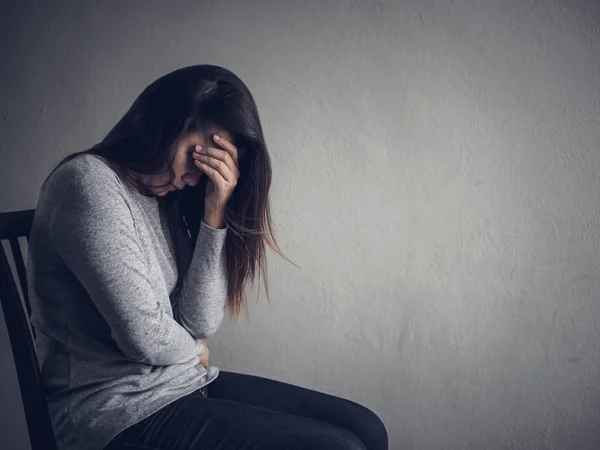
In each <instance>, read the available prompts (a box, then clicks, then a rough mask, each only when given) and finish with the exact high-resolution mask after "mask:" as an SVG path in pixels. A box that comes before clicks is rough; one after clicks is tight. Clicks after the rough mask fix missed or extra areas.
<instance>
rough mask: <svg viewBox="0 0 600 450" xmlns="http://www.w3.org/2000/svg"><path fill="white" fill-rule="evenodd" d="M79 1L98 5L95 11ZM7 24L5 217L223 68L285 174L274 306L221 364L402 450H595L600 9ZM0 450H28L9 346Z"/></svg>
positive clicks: (314, 9) (217, 347) (16, 6)
mask: <svg viewBox="0 0 600 450" xmlns="http://www.w3.org/2000/svg"><path fill="white" fill-rule="evenodd" d="M86 3H87V6H86ZM205 3H209V2H158V1H144V2H141V1H128V2H116V1H108V2H97V4H93V5H92V3H91V2H75V1H73V2H68V3H67V2H32V1H18V2H17V1H14V2H12V6H11V5H7V4H6V3H4V5H6V6H3V13H2V14H0V29H2V32H3V33H4V36H3V39H2V41H1V42H0V45H1V47H2V61H3V64H2V65H3V75H2V77H3V80H2V83H1V85H0V97H1V108H2V110H1V113H2V115H1V117H2V120H1V121H0V135H1V136H2V165H1V166H0V183H1V184H0V186H1V192H2V194H1V195H0V210H10V209H18V208H29V207H32V206H33V205H34V204H35V201H36V199H37V195H38V191H39V188H40V185H41V182H42V180H43V178H44V176H45V175H46V174H47V172H48V171H49V169H50V168H51V166H52V165H53V164H54V163H55V162H57V161H58V159H59V158H60V157H62V156H64V155H66V154H67V153H71V152H74V151H77V150H80V149H83V148H85V147H88V146H90V145H92V144H94V143H96V142H97V141H99V140H100V139H101V138H102V137H103V136H104V134H105V133H106V132H107V131H108V130H109V128H110V127H111V126H112V125H114V123H116V121H117V119H118V118H119V117H120V116H121V115H122V114H123V113H124V111H125V110H126V109H127V108H128V107H129V105H130V104H131V102H132V101H133V100H134V98H135V97H136V96H137V94H138V93H139V92H141V90H142V89H143V88H144V87H145V86H146V85H147V84H148V83H150V82H151V81H153V80H154V79H155V78H157V77H158V76H160V75H162V74H164V73H166V72H168V71H171V70H173V69H175V68H177V67H180V66H183V65H188V64H196V63H213V64H219V65H223V66H225V67H228V68H230V69H231V70H233V71H234V72H236V73H238V74H239V75H240V76H241V77H242V79H244V80H245V81H246V83H247V84H248V85H249V87H250V89H251V90H252V91H253V93H254V94H255V97H256V100H257V102H258V105H259V108H260V111H261V114H262V119H263V121H264V128H265V133H266V138H267V143H268V144H269V146H270V149H271V152H272V155H273V164H274V176H275V179H274V185H273V207H274V218H275V220H276V223H277V231H278V237H279V240H280V243H281V245H282V247H283V249H284V251H285V252H286V254H287V255H288V256H289V257H290V258H291V259H292V260H293V261H295V262H296V263H297V264H299V265H300V266H301V269H297V268H295V267H293V266H291V265H289V264H287V263H285V262H283V261H282V260H280V259H278V258H277V257H275V256H274V255H273V254H270V255H269V262H270V269H271V272H270V274H271V278H270V279H271V296H272V307H269V306H268V304H267V303H266V301H265V299H264V297H263V295H262V293H263V292H264V290H261V295H260V299H259V301H258V302H257V301H256V299H257V297H256V294H253V295H252V296H251V301H250V302H251V323H250V324H247V323H244V322H241V323H238V324H230V323H227V322H225V323H224V324H223V326H222V328H221V329H220V330H219V331H218V333H217V334H216V335H215V336H214V337H213V338H211V339H210V340H209V345H210V348H211V358H212V360H213V361H214V362H215V363H216V364H217V365H219V366H220V367H222V368H223V369H225V370H234V371H243V372H248V373H253V374H258V375H263V376H268V377H273V378H277V379H280V380H283V381H288V382H292V383H296V384H300V385H303V386H306V387H310V388H314V389H320V390H323V391H326V392H329V393H333V394H336V395H340V396H344V397H347V398H350V399H352V400H354V401H358V402H361V403H363V404H365V405H366V406H368V407H370V408H371V409H373V410H374V411H375V412H377V413H378V414H380V416H381V417H382V419H383V420H384V422H385V423H386V424H387V426H388V428H389V432H390V439H391V448H392V449H427V450H434V449H479V448H488V449H505V448H511V449H534V448H536V449H542V448H544V449H550V448H552V449H554V448H556V449H593V448H600V427H599V425H598V423H599V421H600V412H599V405H600V386H599V384H598V379H599V377H600V353H599V351H600V303H599V297H600V277H599V276H598V273H599V270H600V258H599V251H598V249H599V246H598V244H599V230H600V206H599V198H600V196H599V194H600V178H599V175H598V174H599V173H600V152H599V144H600V133H599V131H600V127H599V125H600V123H599V122H600V108H599V98H600V97H599V94H600V82H599V80H600V52H599V51H598V49H599V48H600V32H599V30H598V23H599V22H598V19H599V18H600V7H599V5H598V4H597V3H595V2H594V1H593V0H589V1H559V0H556V1H533V0H510V1H506V0H505V1H502V2H499V1H493V0H489V1H477V0H464V1H459V0H456V1H432V0H426V1H423V0H411V1H398V2H394V1H370V2H366V1H358V0H357V1H335V2H334V1H310V2H309V1H289V2H281V1H252V2H243V1H236V2H233V1H220V2H210V5H204V6H202V4H205ZM1 331H2V333H3V334H2V348H1V354H2V360H1V364H2V368H1V373H2V380H3V381H2V384H1V391H0V394H1V395H2V397H3V399H8V400H7V401H3V402H2V407H1V411H2V413H1V414H2V415H1V419H0V435H1V436H2V438H1V439H2V440H3V441H6V440H8V441H7V442H9V445H8V446H4V445H3V444H4V442H0V446H2V447H3V448H26V447H24V446H23V447H21V446H18V444H16V443H17V442H24V441H25V439H26V438H25V434H24V433H25V429H24V427H23V418H22V415H21V414H20V410H19V408H20V405H19V400H18V395H17V391H16V381H15V376H14V369H13V368H12V363H11V360H10V357H9V356H8V355H7V353H6V352H7V344H6V336H5V330H4V328H2V330H1Z"/></svg>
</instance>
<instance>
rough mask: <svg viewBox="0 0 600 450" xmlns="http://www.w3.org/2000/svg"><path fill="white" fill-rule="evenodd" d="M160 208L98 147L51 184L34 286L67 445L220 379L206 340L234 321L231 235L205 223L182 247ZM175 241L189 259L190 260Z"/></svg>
mask: <svg viewBox="0 0 600 450" xmlns="http://www.w3.org/2000/svg"><path fill="white" fill-rule="evenodd" d="M161 204H162V202H159V200H158V198H157V197H147V196H144V195H142V194H140V193H139V192H138V191H136V190H135V189H134V188H133V187H131V186H130V185H129V184H128V183H124V182H122V180H121V179H120V178H119V177H118V176H117V174H116V173H115V172H114V171H113V170H112V169H111V168H110V167H109V166H108V165H107V164H106V163H105V161H104V160H103V159H102V158H100V157H98V156H94V155H88V154H83V155H80V156H78V157H76V158H74V159H73V160H71V161H69V162H67V163H66V164H64V165H63V166H61V167H59V168H58V169H57V170H56V171H55V172H54V173H53V174H52V175H51V176H50V178H49V179H48V180H47V182H46V183H45V184H44V185H43V186H42V189H41V191H40V197H39V200H38V204H37V206H36V211H35V216H34V220H33V227H32V230H31V234H30V238H29V254H28V261H27V277H28V278H27V281H28V285H29V292H30V296H31V302H32V309H33V314H32V324H33V326H34V327H35V329H36V331H37V339H36V349H37V351H38V360H39V363H40V368H41V372H42V380H43V383H44V387H45V389H46V395H47V399H48V407H49V412H50V416H51V418H52V423H53V427H54V430H55V434H56V437H57V440H58V444H59V448H60V449H61V450H70V449H77V450H100V449H102V448H103V447H104V446H105V445H106V444H108V442H109V441H110V440H111V439H112V438H113V437H115V436H116V435H117V434H118V433H120V432H121V431H123V430H124V429H126V428H127V427H129V426H131V425H134V424H135V423H137V422H139V421H140V420H142V419H144V418H146V417H148V416H149V415H151V414H152V413H154V412H156V411H158V410H159V409H161V408H163V407H164V406H166V405H167V404H169V403H171V402H173V401H175V400H177V399H179V398H181V397H183V396H184V395H187V394H189V393H191V392H193V391H194V390H196V389H199V388H200V387H202V386H204V385H206V384H208V383H210V382H211V381H213V380H214V379H215V378H216V377H217V376H218V369H217V368H216V367H211V366H209V368H208V370H207V369H206V368H205V367H204V366H203V365H201V364H200V363H199V359H200V356H201V355H202V352H203V347H202V346H201V345H200V344H198V342H197V341H196V340H195V339H198V338H205V337H208V336H210V335H212V334H213V333H214V332H215V331H216V330H217V328H218V327H219V325H220V323H221V321H222V319H223V317H224V306H225V299H226V294H227V278H226V269H225V251H224V249H225V237H226V233H227V230H226V229H221V230H216V229H213V228H211V227H209V226H208V225H206V224H205V223H201V227H200V231H199V235H198V240H197V242H196V245H195V248H193V244H192V241H191V238H190V237H189V236H188V235H187V234H184V233H182V232H180V233H178V235H177V238H176V241H177V242H173V240H172V239H171V237H170V234H169V232H168V228H167V222H166V214H165V211H164V210H163V208H162V207H159V205H161ZM175 246H179V247H180V248H183V249H184V250H185V248H187V251H188V254H189V257H188V259H187V263H185V262H184V265H183V266H180V267H178V265H177V261H176V258H175ZM184 253H185V252H184ZM184 259H185V258H184ZM182 267H183V269H182ZM179 270H186V273H185V277H182V280H183V283H181V284H180V285H177V279H178V273H179ZM176 287H177V289H176Z"/></svg>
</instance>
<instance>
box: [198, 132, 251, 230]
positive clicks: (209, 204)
mask: <svg viewBox="0 0 600 450" xmlns="http://www.w3.org/2000/svg"><path fill="white" fill-rule="evenodd" d="M213 138H214V142H215V143H216V144H217V145H219V146H220V147H221V148H215V147H202V146H200V145H196V148H195V149H194V152H193V154H192V156H193V158H194V163H195V164H196V167H198V168H199V169H200V170H201V171H202V172H204V173H205V174H206V175H207V176H208V178H209V181H208V183H207V185H206V198H205V201H204V205H205V206H204V223H206V224H207V225H208V226H210V227H212V228H223V225H224V222H225V207H226V206H227V201H228V200H229V198H230V197H231V194H232V193H233V190H234V189H235V186H236V185H237V181H238V178H239V176H240V172H239V162H238V149H237V147H236V146H235V145H233V144H232V143H231V142H229V141H228V140H227V139H225V138H224V137H223V136H219V135H216V134H215V135H214V136H213Z"/></svg>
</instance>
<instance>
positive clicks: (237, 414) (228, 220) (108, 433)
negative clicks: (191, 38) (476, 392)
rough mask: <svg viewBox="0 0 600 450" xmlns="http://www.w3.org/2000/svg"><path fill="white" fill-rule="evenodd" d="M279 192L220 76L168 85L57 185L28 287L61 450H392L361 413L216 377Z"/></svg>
mask: <svg viewBox="0 0 600 450" xmlns="http://www.w3.org/2000/svg"><path fill="white" fill-rule="evenodd" d="M270 184H271V166H270V160H269V155H268V153H267V147H266V145H265V140H264V138H263V133H262V128H261V124H260V121H259V116H258V112H257V109H256V105H255V102H254V99H253V97H252V95H251V93H250V91H249V90H248V88H247V87H246V85H245V84H244V83H243V82H242V81H241V80H240V79H239V78H238V77H237V76H235V75H234V74H233V73H231V72H230V71H228V70H226V69H224V68H221V67H217V66H211V65H199V66H191V67H185V68H182V69H179V70H176V71H174V72H172V73H170V74H168V75H166V76H163V77H161V78H160V79H158V80H156V81H155V82H154V83H152V84H151V85H150V86H148V87H147V88H146V89H145V90H144V91H143V92H142V94H141V95H140V96H139V97H138V98H137V99H136V100H135V102H134V103H133V105H132V106H131V108H130V109H129V111H128V112H127V113H126V114H125V115H124V116H123V117H122V118H121V120H120V121H119V122H118V123H117V125H116V126H115V127H114V128H113V129H112V130H111V131H110V133H109V134H108V135H107V136H106V138H105V139H104V140H103V141H102V142H101V143H100V144H98V145H96V146H94V147H92V148H91V149H89V150H86V151H84V152H78V153H75V154H72V155H69V156H68V157H67V158H65V159H64V160H62V161H61V162H60V163H59V164H58V165H57V166H56V167H55V168H54V170H53V171H52V172H51V173H50V175H49V176H48V178H46V180H45V182H44V185H43V186H42V189H41V192H40V198H39V201H38V204H37V207H36V212H35V217H34V222H33V227H32V231H31V234H30V244H29V258H28V282H29V285H30V291H31V297H32V303H33V305H32V306H33V316H32V323H33V325H34V327H35V329H36V331H37V340H36V346H37V349H38V357H39V362H40V367H41V371H42V378H43V382H44V386H45V389H46V394H47V398H48V407H49V411H50V415H51V417H52V422H53V427H54V430H55V434H56V438H57V441H58V443H59V448H60V449H61V450H63V449H64V450H66V449H77V450H88V449H89V450H100V449H103V448H104V449H107V450H117V449H133V448H144V449H156V450H159V449H160V450H163V449H182V450H183V449H194V450H196V449H242V448H243V449H279V448H286V449H289V448H297V449H304V448H315V449H316V448H319V449H321V448H326V449H342V448H343V449H350V448H352V449H384V448H387V434H386V430H385V427H384V426H383V424H382V422H381V421H380V420H379V418H378V417H377V416H376V415H375V414H374V413H373V412H371V411H369V410H368V409H366V408H364V407H362V406H360V405H358V404H356V403H353V402H350V401H348V400H344V399H341V398H338V397H334V396H330V395H327V394H324V393H320V392H316V391H312V390H308V389H304V388H301V387H299V386H293V385H290V384H286V383H282V382H278V381H275V380H269V379H265V378H260V377H255V376H250V375H244V374H238V373H232V372H224V371H222V372H220V373H219V370H218V369H217V368H216V367H213V366H210V365H209V361H208V359H209V351H208V348H207V346H206V344H205V342H204V341H203V339H204V338H206V337H208V336H211V335H212V334H213V333H215V331H216V330H217V328H218V327H219V325H220V323H221V321H222V319H223V317H224V311H225V309H227V311H228V313H229V315H230V317H232V318H236V317H238V316H239V313H240V311H241V310H244V311H246V300H245V297H244V287H245V286H246V285H247V282H248V281H252V282H253V281H254V280H255V277H256V275H257V272H259V271H260V272H261V273H262V275H263V279H264V280H265V284H266V270H265V267H266V266H265V243H266V244H268V245H270V246H271V247H272V248H273V249H274V250H275V251H276V252H278V253H279V254H280V255H281V252H280V251H279V249H278V247H277V244H276V242H275V239H274V238H273V233H272V227H271V217H270V212H269V200H268V195H269V188H270Z"/></svg>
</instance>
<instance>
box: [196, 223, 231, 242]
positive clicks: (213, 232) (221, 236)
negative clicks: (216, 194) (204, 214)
mask: <svg viewBox="0 0 600 450" xmlns="http://www.w3.org/2000/svg"><path fill="white" fill-rule="evenodd" d="M228 229H229V228H228V227H227V226H226V227H225V228H213V227H211V226H210V225H207V224H206V223H204V220H201V221H200V231H199V233H202V234H204V235H205V236H207V237H209V238H210V239H212V240H214V241H215V242H216V243H222V242H225V237H226V236H227V230H228Z"/></svg>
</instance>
